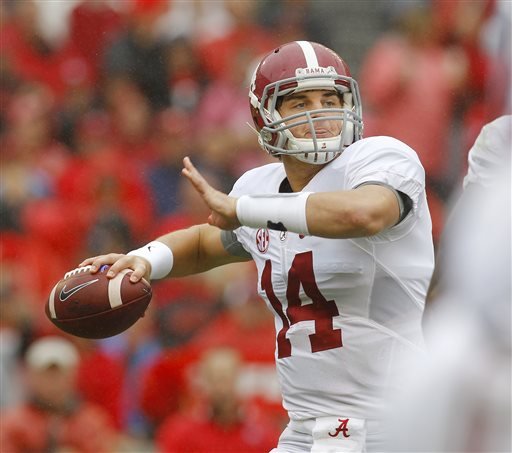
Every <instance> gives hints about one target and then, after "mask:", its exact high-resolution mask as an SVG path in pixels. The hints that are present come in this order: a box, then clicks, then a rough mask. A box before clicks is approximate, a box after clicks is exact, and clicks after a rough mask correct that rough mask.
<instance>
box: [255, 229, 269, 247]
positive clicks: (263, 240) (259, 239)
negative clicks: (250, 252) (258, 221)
mask: <svg viewBox="0 0 512 453" xmlns="http://www.w3.org/2000/svg"><path fill="white" fill-rule="evenodd" d="M269 242H270V235H269V234H268V230H267V229H266V228H260V229H259V230H258V231H256V247H258V250H259V251H260V252H261V253H265V252H266V251H267V250H268V244H269Z"/></svg>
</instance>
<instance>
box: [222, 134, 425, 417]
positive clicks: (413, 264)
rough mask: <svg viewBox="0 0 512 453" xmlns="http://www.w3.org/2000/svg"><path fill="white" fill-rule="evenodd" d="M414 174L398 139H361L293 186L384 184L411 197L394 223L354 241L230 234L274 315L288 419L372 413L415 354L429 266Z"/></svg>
mask: <svg viewBox="0 0 512 453" xmlns="http://www.w3.org/2000/svg"><path fill="white" fill-rule="evenodd" d="M285 178H286V174H285V171H284V167H283V165H282V164H281V163H275V164H269V165H265V166H262V167H259V168H255V169H253V170H250V171H248V172H247V173H245V174H244V175H243V176H242V177H241V178H240V179H239V180H238V181H237V182H236V184H235V186H234V188H233V190H232V192H231V195H233V196H235V197H239V196H241V195H245V194H278V193H279V187H280V184H281V183H282V181H283V180H284V179H285ZM424 181H425V175H424V170H423V168H422V166H421V164H420V161H419V159H418V157H417V156H416V154H415V152H414V151H413V150H412V149H411V148H409V147H408V146H407V145H405V144H404V143H402V142H400V141H398V140H395V139H393V138H390V137H371V138H366V139H363V140H359V141H357V142H355V143H354V144H352V145H351V146H349V147H348V148H347V149H346V150H345V151H344V152H343V153H342V154H341V156H340V157H338V158H336V159H335V160H334V161H332V162H330V163H329V164H328V165H327V166H325V167H324V168H322V169H321V170H320V171H319V172H318V174H316V175H315V177H314V178H313V179H312V180H311V181H310V182H309V184H308V185H307V186H306V187H305V188H304V189H303V190H304V191H308V192H327V191H337V190H350V189H354V188H356V187H358V186H359V185H361V184H363V183H367V182H376V183H379V184H385V185H389V186H391V187H393V188H394V189H396V190H398V191H401V192H403V193H405V194H407V195H408V196H409V197H410V198H411V200H412V202H413V207H412V210H411V211H410V212H409V214H408V215H407V217H406V218H405V219H404V220H403V221H402V222H400V223H399V224H398V225H396V226H394V227H392V228H389V229H388V230H386V231H384V232H382V233H380V234H378V235H376V236H372V237H367V238H355V239H326V238H320V237H314V236H303V235H299V234H295V233H290V232H281V231H273V230H268V229H265V228H260V229H254V228H249V227H244V226H242V227H240V228H238V229H237V230H236V231H235V233H236V236H237V239H238V241H239V242H240V243H241V244H242V245H243V247H244V248H245V250H246V251H247V252H249V253H250V254H251V255H252V257H253V259H254V261H255V263H256V266H257V269H258V278H259V282H258V289H259V293H260V295H261V297H262V298H263V299H264V300H265V301H266V303H267V305H268V307H269V308H270V310H271V311H272V312H273V313H274V315H275V327H276V333H277V337H276V363H277V371H278V375H279V379H280V385H281V390H282V394H283V404H284V407H285V409H286V410H287V411H288V412H289V415H290V418H291V419H292V420H303V419H307V418H313V417H321V416H325V415H338V414H339V415H340V416H344V417H358V418H372V417H375V414H376V411H377V410H378V409H380V408H381V405H382V395H383V392H384V391H385V390H386V389H387V388H388V387H389V385H390V384H391V383H395V384H397V383H398V382H399V381H398V379H399V378H400V375H401V373H400V366H401V364H402V360H401V359H402V358H403V355H404V353H407V354H409V353H413V354H415V355H416V354H418V353H420V352H421V351H422V347H423V342H422V335H421V316H422V312H423V307H424V299H425V295H426V292H427V287H428V284H429V280H430V277H431V274H432V270H433V266H434V252H433V245H432V234H431V221H430V214H429V211H428V207H427V201H426V197H425V189H424V185H425V182H424Z"/></svg>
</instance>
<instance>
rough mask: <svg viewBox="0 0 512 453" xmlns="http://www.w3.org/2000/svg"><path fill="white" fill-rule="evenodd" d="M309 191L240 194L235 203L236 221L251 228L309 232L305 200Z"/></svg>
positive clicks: (309, 193)
mask: <svg viewBox="0 0 512 453" xmlns="http://www.w3.org/2000/svg"><path fill="white" fill-rule="evenodd" d="M310 195H311V192H299V193H287V194H280V195H242V196H241V197H240V198H239V199H238V200H237V203H236V215H237V217H238V221H239V222H240V223H241V224H242V225H245V226H249V227H252V228H269V229H271V230H281V231H292V232H293V233H299V234H309V230H308V223H307V220H306V202H307V199H308V197H309V196H310Z"/></svg>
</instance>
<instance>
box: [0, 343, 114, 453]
mask: <svg viewBox="0 0 512 453" xmlns="http://www.w3.org/2000/svg"><path fill="white" fill-rule="evenodd" d="M79 361H80V357H79V354H78V351H77V350H76V348H75V347H74V346H73V345H72V343H70V342H69V341H67V340H65V339H64V338H61V337H43V338H41V339H39V340H36V341H35V342H34V343H33V344H32V345H31V346H30V347H29V349H28V350H27V353H26V356H25V365H26V373H27V380H28V381H27V383H28V391H29V392H28V397H27V400H26V401H25V402H23V403H21V404H20V405H18V406H13V407H10V408H7V409H5V410H4V411H3V412H2V414H1V419H2V429H1V430H0V444H1V445H2V451H5V452H9V453H23V452H27V451H34V452H36V451H37V452H43V451H73V452H74V453H98V452H107V451H115V450H116V446H118V444H117V442H118V440H119V438H118V435H117V433H116V431H115V429H114V428H113V425H112V422H111V420H110V418H109V416H108V414H107V413H106V412H104V411H103V409H101V408H100V407H98V406H95V405H92V404H89V403H84V402H82V401H80V399H79V398H78V394H77V391H76V387H75V375H76V369H77V366H78V364H79Z"/></svg>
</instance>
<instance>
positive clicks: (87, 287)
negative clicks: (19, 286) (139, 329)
mask: <svg viewBox="0 0 512 453" xmlns="http://www.w3.org/2000/svg"><path fill="white" fill-rule="evenodd" d="M108 267H109V266H102V267H101V268H100V270H99V271H98V272H97V273H95V274H91V273H90V268H91V267H90V266H84V267H80V268H77V269H75V270H73V271H70V272H68V273H67V274H66V275H65V276H64V278H63V279H62V280H60V281H59V282H58V283H57V284H56V285H55V286H54V287H53V289H52V291H51V293H50V296H49V297H48V300H47V302H46V307H45V311H46V316H47V317H48V319H49V320H50V321H51V322H52V323H53V324H55V325H56V326H57V327H58V328H59V329H61V330H63V331H64V332H66V333H69V334H71V335H74V336H77V337H82V338H93V339H100V338H107V337H112V336H114V335H117V334H119V333H121V332H123V331H125V330H126V329H128V328H129V327H130V326H132V325H133V324H135V322H136V321H137V320H138V319H139V318H140V317H142V316H144V313H145V311H146V308H147V307H148V305H149V302H150V301H151V296H152V290H151V286H150V284H149V283H148V282H147V281H146V280H144V279H142V280H140V281H139V282H137V283H133V282H131V281H130V279H129V276H130V274H131V272H132V271H131V270H130V269H125V270H123V271H121V272H120V273H119V274H118V275H116V276H115V277H114V278H111V279H110V278H107V270H108Z"/></svg>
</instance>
